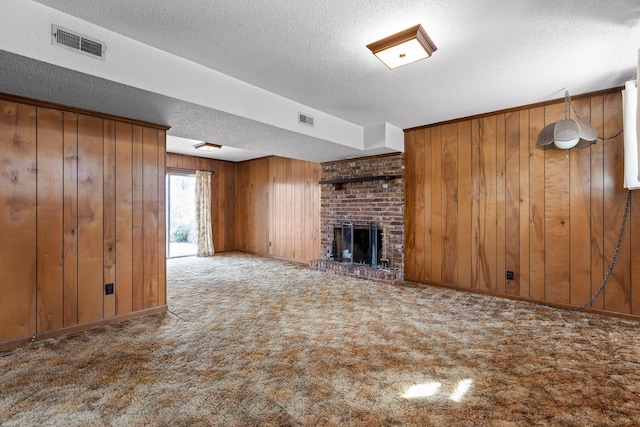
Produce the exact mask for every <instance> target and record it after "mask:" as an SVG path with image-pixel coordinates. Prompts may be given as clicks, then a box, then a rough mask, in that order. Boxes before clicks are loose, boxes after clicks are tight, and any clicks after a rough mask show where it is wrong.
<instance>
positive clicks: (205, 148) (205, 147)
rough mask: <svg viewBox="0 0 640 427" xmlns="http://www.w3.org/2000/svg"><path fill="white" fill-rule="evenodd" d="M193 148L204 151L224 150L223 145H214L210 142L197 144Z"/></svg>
mask: <svg viewBox="0 0 640 427" xmlns="http://www.w3.org/2000/svg"><path fill="white" fill-rule="evenodd" d="M193 148H195V149H198V150H202V151H215V150H219V149H221V148H222V145H218V144H212V143H210V142H201V143H200V144H196V145H194V146H193Z"/></svg>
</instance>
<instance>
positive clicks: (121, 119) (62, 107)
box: [0, 92, 171, 131]
mask: <svg viewBox="0 0 640 427" xmlns="http://www.w3.org/2000/svg"><path fill="white" fill-rule="evenodd" d="M0 99H2V100H5V101H9V102H17V103H20V104H26V105H33V106H36V107H43V108H53V109H57V110H63V111H64V112H68V113H76V114H81V115H85V116H92V117H99V118H101V119H106V120H116V121H119V122H124V123H130V124H134V125H140V126H144V127H150V128H154V129H158V130H164V131H167V130H169V129H171V126H168V125H159V124H156V123H150V122H145V121H143V120H135V119H128V118H126V117H120V116H116V115H113V114H106V113H98V112H96V111H91V110H85V109H83V108H76V107H72V106H69V105H63V104H56V103H53V102H47V101H39V100H37V99H31V98H24V97H22V96H18V95H10V94H8V93H2V92H0Z"/></svg>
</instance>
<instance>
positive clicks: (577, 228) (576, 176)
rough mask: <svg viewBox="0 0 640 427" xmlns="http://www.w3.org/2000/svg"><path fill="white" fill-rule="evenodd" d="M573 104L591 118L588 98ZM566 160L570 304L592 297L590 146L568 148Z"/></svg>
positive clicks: (582, 117) (585, 118)
mask: <svg viewBox="0 0 640 427" xmlns="http://www.w3.org/2000/svg"><path fill="white" fill-rule="evenodd" d="M574 106H575V108H576V111H577V112H578V114H579V115H580V119H581V120H583V121H585V122H588V123H589V122H591V101H590V99H579V100H576V101H574ZM571 114H572V115H573V112H571ZM573 118H575V115H574V116H573ZM569 160H570V163H569V169H570V178H569V179H570V183H571V184H570V189H569V211H570V214H571V218H570V220H569V224H570V226H571V230H570V243H569V247H570V248H571V251H570V252H571V254H570V255H571V259H570V266H571V272H570V275H571V276H570V281H571V304H572V305H580V304H583V303H584V302H586V301H588V300H589V298H591V295H590V294H589V291H590V286H589V285H590V284H591V262H590V258H591V248H590V241H591V227H590V225H589V224H590V223H591V203H590V197H591V150H590V149H583V150H571V151H570V152H569ZM588 260H589V261H588ZM585 285H586V286H585Z"/></svg>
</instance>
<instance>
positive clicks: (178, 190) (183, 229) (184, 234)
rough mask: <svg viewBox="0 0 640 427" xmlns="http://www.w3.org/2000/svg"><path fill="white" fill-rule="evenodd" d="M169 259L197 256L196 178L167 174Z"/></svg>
mask: <svg viewBox="0 0 640 427" xmlns="http://www.w3.org/2000/svg"><path fill="white" fill-rule="evenodd" d="M167 201H168V202H167V211H168V212H167V258H177V257H184V256H195V255H196V254H197V253H198V246H197V243H196V238H197V227H196V176H195V175H192V174H184V173H174V172H171V173H168V174H167Z"/></svg>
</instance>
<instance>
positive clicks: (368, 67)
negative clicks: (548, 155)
mask: <svg viewBox="0 0 640 427" xmlns="http://www.w3.org/2000/svg"><path fill="white" fill-rule="evenodd" d="M38 3H41V4H43V5H47V6H50V7H52V8H54V9H57V10H59V11H62V12H64V13H66V14H69V15H72V16H76V17H78V18H81V19H83V20H85V21H88V22H91V23H93V24H96V25H98V26H100V27H103V28H106V29H108V30H111V31H114V32H116V33H119V34H122V35H124V36H127V37H129V38H132V39H134V40H138V41H140V42H142V43H144V44H146V45H149V46H153V47H155V48H158V49H161V50H163V51H166V52H169V53H172V54H174V55H177V56H180V57H182V58H185V59H188V60H190V61H193V62H195V63H197V64H201V65H203V66H205V67H208V68H210V69H213V70H216V71H219V72H221V73H224V74H226V75H229V76H232V77H235V78H237V79H239V80H241V81H244V82H247V83H250V84H251V85H254V86H257V87H259V88H262V89H265V90H267V91H269V92H272V93H274V94H277V95H280V96H282V97H285V98H288V99H290V100H293V101H296V102H299V103H301V104H304V105H307V106H310V107H313V108H314V109H317V110H319V111H322V112H325V113H328V114H330V115H332V116H335V117H338V118H341V119H344V120H346V121H348V122H351V123H354V124H357V125H359V126H362V127H370V126H376V125H379V124H381V123H389V124H391V125H393V126H396V127H398V128H402V129H406V128H410V127H415V126H420V125H424V124H431V123H437V122H441V121H445V120H451V119H456V118H461V117H466V116H470V115H474V114H480V113H485V112H491V111H496V110H500V109H504V108H510V107H516V106H520V105H525V104H530V103H535V102H540V101H546V100H550V99H556V98H561V97H562V95H563V93H564V89H565V88H566V89H568V90H569V91H570V92H571V94H572V95H577V94H580V93H586V92H592V91H597V90H601V89H607V88H611V87H616V86H621V85H623V84H624V82H625V81H626V80H629V79H635V78H636V61H637V56H638V48H640V1H637V0H634V1H630V0H612V1H606V2H604V1H601V0H571V1H569V0H565V1H557V0H528V1H527V0H520V1H513V0H485V1H481V2H478V1H471V0H464V1H463V0H450V1H446V2H445V1H436V0H432V1H428V0H419V1H393V2H390V1H388V0H357V1H355V0H354V1H344V0H323V1H313V2H311V1H291V0H270V1H238V0H218V1H214V2H212V1H210V0H190V1H189V2H176V1H175V0H156V1H143V0H139V1H136V0H109V1H102V2H86V1H80V0H38ZM416 23H421V24H422V25H423V26H424V28H425V29H426V30H427V32H428V33H429V35H430V37H431V38H432V39H433V41H434V42H435V44H436V45H437V46H438V50H437V51H436V52H435V53H434V54H433V56H432V57H431V58H429V59H427V60H423V61H420V62H417V63H414V64H410V65H407V66H404V67H400V68H397V69H395V70H389V69H388V68H386V67H385V66H384V65H383V64H382V63H381V62H380V61H379V60H378V59H377V58H376V57H374V56H373V55H372V54H371V53H370V52H369V51H368V50H367V49H366V47H365V46H366V44H368V43H371V42H373V41H375V40H378V39H380V38H382V37H385V36H387V35H389V34H391V33H394V32H397V31H399V30H402V29H404V28H407V27H409V26H412V25H415V24H416ZM1 48H2V45H1V42H0V49H1ZM0 89H1V87H0ZM167 108H168V107H167ZM138 115H139V114H138ZM132 116H137V115H136V114H133V115H132ZM185 116H186V117H185ZM164 117H165V118H166V117H169V118H170V119H171V120H176V119H180V120H183V121H184V122H183V123H166V124H168V125H170V126H172V131H171V133H172V134H174V135H177V136H184V137H189V138H194V139H206V135H194V134H189V132H188V131H187V132H184V133H183V134H181V133H180V132H177V131H176V130H175V129H179V128H185V129H188V128H189V123H188V121H189V120H190V118H189V117H188V115H186V114H183V115H181V116H164ZM223 123H224V121H223ZM240 124H242V123H240ZM234 125H237V123H234ZM236 131H239V130H236ZM203 132H204V131H203ZM203 132H200V133H203ZM241 132H243V133H245V134H246V133H247V132H257V134H258V135H259V134H260V132H261V131H260V130H259V129H258V127H256V128H255V129H254V128H252V127H251V126H248V127H247V128H245V130H244V131H241ZM267 133H268V132H267ZM285 133H286V132H285ZM246 136H247V135H244V137H246ZM314 144H315V143H314ZM257 145H258V146H255V147H247V146H243V147H241V148H247V149H250V150H256V149H257V151H261V152H265V154H275V153H272V152H271V151H272V150H270V149H268V147H270V146H271V145H272V144H268V145H262V146H259V144H257ZM281 145H282V146H278V151H279V152H278V153H277V154H279V155H283V153H282V151H284V152H286V151H287V146H288V144H287V143H284V142H283V143H282V144H281ZM295 146H296V144H295V143H294V144H293V145H291V146H290V147H289V148H290V149H291V150H292V153H291V155H290V156H291V157H298V158H301V157H305V158H307V159H312V160H316V161H324V160H326V158H327V157H332V156H324V157H323V156H318V157H317V158H316V157H314V156H308V155H307V156H300V155H298V154H296V153H295V152H294V151H295ZM317 146H318V148H319V149H322V148H323V147H322V144H318V145H317ZM334 149H335V147H334V146H332V148H331V150H334ZM331 150H329V151H331ZM338 151H339V150H338ZM347 151H348V150H347ZM349 155H351V154H350V153H339V154H335V155H333V157H332V158H338V157H340V156H342V157H345V156H349Z"/></svg>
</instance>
